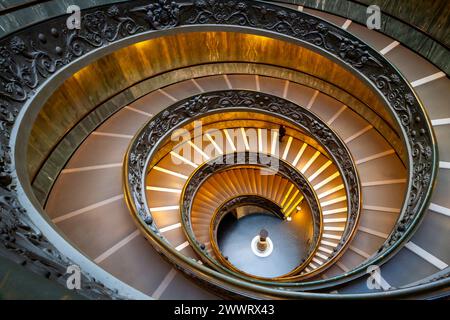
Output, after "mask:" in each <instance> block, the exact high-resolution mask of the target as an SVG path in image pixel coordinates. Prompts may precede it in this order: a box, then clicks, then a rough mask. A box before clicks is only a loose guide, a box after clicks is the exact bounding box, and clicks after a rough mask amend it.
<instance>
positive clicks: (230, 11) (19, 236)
mask: <svg viewBox="0 0 450 320" xmlns="http://www.w3.org/2000/svg"><path fill="white" fill-rule="evenodd" d="M183 26H197V27H199V30H201V28H202V27H204V28H205V29H204V30H207V29H208V28H211V27H216V28H219V29H220V28H223V27H236V28H241V29H240V30H241V31H242V30H247V31H248V32H268V33H267V34H268V35H269V34H273V35H279V36H283V37H288V38H289V39H291V40H292V41H298V43H301V44H303V45H306V46H309V47H310V48H313V49H314V50H317V51H318V52H321V53H323V54H326V55H327V56H329V57H331V58H333V59H335V60H336V61H339V62H340V63H342V65H343V66H345V67H347V68H349V69H350V70H352V71H353V72H354V73H355V74H358V75H359V76H360V77H361V78H363V79H364V80H365V81H367V83H368V84H369V85H371V86H372V87H373V88H374V90H375V91H377V92H378V93H379V95H380V96H381V97H382V98H383V99H384V101H385V102H386V108H387V109H388V110H389V111H390V112H391V114H392V115H393V117H394V118H395V121H396V122H397V124H398V126H399V128H400V130H401V132H400V134H401V137H402V139H403V140H404V143H405V146H406V149H407V154H408V158H409V166H408V167H409V168H408V169H409V179H408V186H407V189H406V192H405V193H406V198H405V202H404V206H403V207H402V210H401V214H400V219H399V221H398V222H397V224H396V227H395V230H394V231H393V232H392V233H391V234H390V236H389V238H388V239H387V241H386V242H385V244H384V245H383V247H382V248H381V249H380V251H379V253H378V254H377V255H376V256H375V257H373V258H372V259H370V261H369V262H368V263H377V264H381V263H382V262H383V261H385V260H386V259H387V258H389V257H390V256H392V255H393V254H394V253H395V252H396V251H397V250H398V249H399V248H401V245H402V244H404V243H405V242H406V241H407V240H408V239H409V238H410V237H411V235H412V233H413V231H414V230H415V228H416V226H417V225H418V223H419V222H420V220H421V218H422V216H423V213H424V211H425V210H426V208H427V206H428V202H429V199H430V195H431V191H432V186H433V183H434V180H435V177H436V168H437V147H436V145H435V142H434V137H433V132H432V129H431V124H430V121H429V119H428V117H427V115H426V112H425V111H424V109H423V107H422V106H421V104H420V102H419V100H418V99H417V97H416V95H415V93H414V91H413V90H412V89H411V87H410V86H409V84H408V83H407V82H406V81H405V79H404V78H403V77H402V76H401V75H400V74H399V72H398V71H397V70H396V69H395V67H393V66H392V65H391V64H390V63H389V62H388V61H387V60H386V59H385V58H384V57H383V56H382V55H380V54H379V53H378V52H376V51H375V50H373V49H372V48H370V47H369V46H367V45H366V44H364V43H362V42H361V41H360V40H359V39H357V38H356V37H354V36H352V35H351V34H349V33H348V32H346V31H345V30H343V29H341V28H338V27H336V26H334V25H332V24H329V23H327V22H325V21H323V20H321V19H319V18H316V17H312V16H310V15H308V14H306V13H303V12H297V11H294V10H290V9H286V8H280V7H277V6H273V5H270V4H267V3H262V2H258V1H245V2H244V1H206V0H197V1H194V3H192V4H185V3H184V4H182V3H178V2H170V1H158V2H153V3H149V2H148V1H128V2H124V3H118V4H114V5H107V6H102V7H98V8H92V9H88V10H86V11H85V12H84V15H83V19H82V25H81V29H79V30H78V29H74V30H69V29H67V27H66V17H65V16H60V17H57V18H54V19H50V20H47V21H44V22H42V23H38V24H35V25H32V26H29V27H27V28H25V29H23V30H21V31H18V32H16V33H14V34H12V35H9V36H7V37H4V38H2V39H0V174H1V176H0V210H1V211H0V217H1V220H0V238H1V247H0V248H1V249H0V253H1V254H2V255H4V256H6V257H8V258H9V259H11V260H14V261H17V262H18V263H20V264H22V265H25V266H27V267H29V268H30V269H31V270H34V271H36V272H38V273H41V274H43V275H45V276H47V277H49V278H53V279H57V281H61V278H62V275H63V274H64V272H65V269H66V267H67V266H68V265H69V264H71V262H70V261H69V259H67V258H66V257H64V255H62V254H61V253H60V252H59V251H58V250H57V249H56V248H55V246H54V245H53V244H52V243H50V242H49V241H48V240H47V239H46V238H45V237H44V236H43V235H42V233H41V232H40V231H39V230H38V229H37V228H36V227H35V226H34V225H33V223H32V222H31V221H30V219H29V216H30V215H31V213H32V212H33V213H35V212H37V209H36V208H34V207H33V206H30V205H26V206H25V205H23V202H24V201H23V197H27V195H26V194H24V193H23V192H20V190H22V186H21V182H20V180H19V176H20V174H19V173H18V172H17V171H16V168H17V167H18V164H19V163H20V162H24V161H26V159H25V158H26V157H24V156H23V154H21V153H18V154H16V148H18V145H20V144H21V143H23V141H22V142H20V141H16V139H17V133H18V130H19V127H20V124H21V121H28V118H27V117H26V116H25V115H26V114H27V112H28V111H29V110H28V107H29V106H30V105H31V104H32V102H34V99H35V98H36V96H37V95H38V94H39V93H40V92H42V91H45V90H48V89H49V88H48V82H49V80H50V79H53V78H55V77H57V76H59V77H62V76H61V75H62V74H63V73H64V71H65V70H66V69H67V67H69V66H73V65H75V63H76V62H79V61H82V60H84V59H87V58H88V57H89V56H91V55H92V54H94V53H96V52H101V51H102V50H104V49H105V48H106V47H108V45H110V44H113V43H118V44H119V43H120V42H121V41H122V40H125V39H130V41H132V40H131V39H132V38H133V37H134V36H136V35H139V34H145V33H151V32H158V31H163V30H169V29H172V30H174V31H177V30H178V29H180V31H181V30H182V28H181V27H183ZM236 30H238V29H236ZM105 51H106V50H105ZM199 102H201V101H199ZM197 106H201V103H200V104H198V105H197ZM200 111H201V109H200ZM282 111H283V110H280V109H274V110H271V112H274V113H276V112H282ZM192 112H194V113H195V110H186V112H185V113H184V114H183V115H178V117H184V116H190V115H191V114H192ZM161 116H163V117H169V114H167V113H163V114H162V115H161ZM169 118H170V121H174V122H175V123H176V122H177V121H179V119H178V118H176V117H169ZM294 120H295V119H294ZM166 125H167V123H166V124H161V123H155V122H153V123H151V124H150V126H149V127H153V129H154V132H155V134H154V135H152V137H151V139H150V140H149V141H148V143H150V144H151V143H154V142H155V141H157V140H158V139H160V138H161V137H162V135H163V132H161V130H162V131H164V126H166ZM156 129H158V130H160V132H159V133H156V132H157V130H156ZM312 129H313V130H315V131H316V132H317V133H321V134H323V132H326V130H324V128H322V127H320V126H316V127H312ZM322 138H323V139H325V140H326V139H329V137H327V136H323V137H322ZM138 141H139V140H138ZM140 142H141V143H142V142H143V141H140ZM142 145H144V144H142ZM147 147H148V145H147ZM136 151H137V152H139V151H142V152H144V151H145V150H136ZM132 156H133V157H134V158H133V159H131V158H130V159H129V160H130V161H132V162H133V163H139V162H141V164H142V165H144V164H145V159H144V158H142V157H140V156H139V154H138V153H137V154H133V155H132ZM335 156H336V155H335ZM348 165H350V164H348ZM133 170H134V169H132V168H130V172H132V171H133ZM136 173H137V172H136ZM21 174H22V173H21ZM349 178H352V179H354V180H355V181H356V179H357V177H356V176H355V177H349ZM129 183H130V185H131V186H133V189H132V190H129V191H130V192H132V194H133V197H134V198H133V202H134V203H140V201H141V200H142V199H140V197H141V196H139V194H141V193H142V192H141V191H142V190H141V188H142V186H141V184H140V182H139V181H136V180H133V179H130V181H129ZM350 201H354V199H350ZM137 209H138V213H139V214H141V215H142V216H145V219H146V223H147V224H148V225H149V226H150V227H151V218H150V217H149V216H148V215H146V213H145V210H144V208H141V207H138V208H137ZM150 230H151V231H152V232H157V230H155V229H150ZM158 247H159V249H160V250H163V249H164V251H165V253H166V254H168V255H171V257H172V259H173V260H176V261H178V262H179V265H180V267H182V268H186V269H188V271H187V272H188V273H190V274H191V275H193V276H196V277H197V278H202V277H205V278H206V276H209V273H208V271H207V270H206V269H204V267H198V266H196V265H194V264H193V262H192V261H188V260H184V259H183V258H182V257H180V256H179V255H177V254H176V253H173V252H170V249H169V248H167V247H165V246H164V245H163V244H162V243H159V244H158ZM366 265H367V264H363V265H361V266H360V267H358V268H356V269H354V270H352V271H351V272H349V273H348V274H346V275H345V276H341V277H340V278H336V279H335V280H334V282H335V283H343V282H346V281H349V280H351V279H354V278H356V277H358V276H360V275H361V274H363V273H364V271H365V267H366ZM215 276H216V279H217V281H214V284H211V285H213V286H221V285H222V284H223V283H228V284H229V285H230V286H232V287H233V288H234V289H233V290H237V289H236V288H241V286H240V285H241V284H240V283H239V282H235V281H234V280H232V279H228V278H226V277H225V278H224V277H222V276H221V275H215ZM58 279H59V280H58ZM441 280H442V279H438V280H436V281H441ZM323 283H325V281H324V282H323ZM441 283H442V281H441V282H439V283H436V284H424V285H422V286H421V287H420V286H419V287H418V288H417V290H421V289H422V288H424V290H425V289H429V288H432V287H433V286H435V287H436V286H438V285H440V284H441ZM83 284H84V288H83V291H82V293H84V294H86V295H88V296H92V294H93V295H94V296H95V295H97V294H98V295H99V296H102V297H115V296H116V294H115V293H114V292H111V291H110V290H108V289H107V288H104V287H102V286H101V285H99V284H97V283H96V281H95V280H94V279H93V278H89V277H86V279H85V281H83ZM206 285H208V284H207V283H206ZM247 289H248V290H247ZM247 289H245V288H241V289H239V290H242V294H249V295H251V291H252V290H255V291H258V290H259V291H258V292H265V293H267V294H268V295H270V294H275V295H277V294H283V293H280V292H277V291H270V290H268V289H265V288H260V287H252V286H248V287H247ZM235 292H236V291H235ZM406 292H410V293H411V292H413V289H410V290H409V291H408V290H407V291H405V293H406ZM284 294H285V296H286V297H294V296H296V294H297V296H300V294H299V293H287V292H286V293H284ZM393 295H395V294H393ZM304 296H305V295H303V297H304Z"/></svg>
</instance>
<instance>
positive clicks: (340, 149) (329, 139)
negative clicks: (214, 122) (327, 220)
mask: <svg viewBox="0 0 450 320" xmlns="http://www.w3.org/2000/svg"><path fill="white" fill-rule="evenodd" d="M236 110H245V111H253V112H260V113H268V114H270V115H272V116H275V117H280V118H283V119H284V120H287V121H290V122H292V123H293V124H294V125H295V126H298V127H300V128H302V129H303V131H305V132H306V133H307V134H309V135H311V136H312V137H314V139H315V140H316V141H317V142H319V143H320V144H321V145H322V146H323V147H324V148H325V150H327V152H328V154H330V155H332V157H333V159H334V161H335V164H336V165H337V167H338V168H339V171H340V173H341V176H342V179H343V181H344V184H345V190H346V193H347V207H348V223H347V224H346V228H345V230H344V233H343V237H342V238H341V240H340V241H339V242H338V245H337V246H336V247H335V248H334V252H333V254H332V257H335V256H337V254H338V253H340V252H341V251H342V250H343V249H344V248H345V247H346V244H347V243H348V241H349V240H350V238H351V236H352V235H353V234H354V230H355V228H356V225H357V221H358V216H359V212H360V186H359V179H358V175H357V171H356V167H355V164H354V162H353V161H352V158H351V156H350V154H349V151H348V150H347V149H346V147H345V144H344V143H343V142H342V141H341V140H340V139H339V138H338V136H337V135H336V134H334V133H333V132H332V130H331V129H330V128H328V126H326V125H325V124H324V123H323V122H322V120H320V119H319V118H318V117H317V116H315V115H313V114H312V113H311V112H309V111H308V110H306V109H303V108H301V107H299V106H297V105H295V104H294V103H292V102H289V101H287V100H285V99H282V98H278V97H275V96H272V95H269V94H263V93H259V92H254V91H243V90H228V91H218V92H210V93H204V94H200V95H196V96H193V97H191V98H188V99H185V100H182V101H180V102H178V103H175V104H173V105H172V106H170V107H168V108H167V109H165V110H164V111H162V112H161V113H159V114H158V115H156V116H155V117H153V118H152V120H151V121H150V123H149V124H148V125H147V126H145V127H144V128H143V129H142V131H141V132H140V133H138V135H137V136H136V139H135V141H134V142H133V143H132V145H131V147H130V150H129V161H128V164H126V165H127V167H128V184H129V189H130V191H131V197H132V198H133V199H134V200H135V202H134V205H135V208H136V212H137V213H138V214H139V216H140V217H141V219H142V220H143V221H145V222H146V223H147V225H148V227H149V228H150V229H151V230H152V232H154V233H155V234H156V235H158V236H160V237H161V235H160V234H159V231H158V229H157V227H156V225H154V224H153V219H152V218H151V212H150V211H149V209H148V208H147V205H146V203H147V201H146V199H145V195H144V193H143V192H142V186H143V181H145V178H143V177H145V173H146V170H147V168H146V165H147V163H148V162H149V161H150V159H151V158H152V154H153V153H154V152H155V151H156V150H157V149H158V147H159V146H161V145H162V144H163V143H164V141H165V140H166V139H167V137H168V134H169V133H170V132H172V131H173V130H175V129H176V128H179V127H180V126H182V125H184V124H187V123H189V122H191V121H193V120H195V119H197V118H199V117H203V116H205V115H207V114H210V113H217V112H232V111H236ZM231 156H237V155H233V154H230V155H226V157H231ZM136 159H140V161H136ZM143 159H146V160H145V161H144V162H143V161H142V160H143ZM224 161H225V160H224ZM265 162H266V163H267V161H265ZM269 162H270V161H269ZM225 163H230V162H228V161H225ZM231 163H233V162H231ZM285 167H286V168H284V169H283V170H284V171H285V172H284V174H285V175H286V176H287V177H290V178H289V179H291V180H292V179H293V182H294V183H296V184H297V185H298V188H299V189H300V190H301V191H302V192H303V193H304V194H305V198H308V195H310V196H311V197H314V196H313V194H314V192H313V191H312V193H311V194H310V193H309V191H308V188H307V183H305V182H304V181H303V180H301V179H300V178H298V172H297V171H296V170H295V169H293V168H290V167H289V166H285ZM220 169H222V164H221V163H220V162H219V163H216V162H211V163H210V164H209V165H208V166H206V167H205V168H203V169H202V174H213V173H214V172H216V171H217V170H220ZM136 174H137V175H136ZM295 177H297V178H296V179H294V178H295ZM192 179H193V178H192ZM132 181H133V182H135V181H137V182H138V184H140V186H136V185H134V184H132V183H131V182H132ZM199 184H200V182H199V181H195V182H194V183H188V184H187V185H186V189H185V190H184V193H185V194H188V195H189V196H188V198H191V199H193V196H194V194H195V192H196V188H197V187H198V186H199ZM136 190H139V191H140V192H141V194H135V191H136ZM310 207H311V208H312V211H313V212H314V204H313V203H310ZM181 210H182V212H190V202H189V201H184V202H183V204H182V207H181ZM182 221H183V222H184V223H185V225H187V226H189V225H190V220H189V215H182ZM315 221H318V220H317V219H316V220H315ZM317 231H318V228H315V234H314V237H313V238H314V239H317V238H318V236H319V235H318V233H317ZM192 239H193V244H194V245H195V243H196V242H195V239H194V237H192ZM330 261H331V260H330Z"/></svg>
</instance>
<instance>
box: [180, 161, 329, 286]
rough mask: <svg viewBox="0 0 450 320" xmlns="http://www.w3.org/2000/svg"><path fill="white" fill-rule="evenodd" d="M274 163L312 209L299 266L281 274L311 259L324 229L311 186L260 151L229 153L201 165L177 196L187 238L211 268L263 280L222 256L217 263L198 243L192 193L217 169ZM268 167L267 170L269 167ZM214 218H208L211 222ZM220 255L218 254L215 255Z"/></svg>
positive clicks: (290, 168)
mask: <svg viewBox="0 0 450 320" xmlns="http://www.w3.org/2000/svg"><path fill="white" fill-rule="evenodd" d="M274 163H276V164H277V168H276V172H275V171H274V172H273V173H274V174H277V175H279V176H281V177H283V178H284V179H287V180H289V181H290V182H292V183H293V184H294V186H295V187H296V188H297V189H298V190H300V192H301V193H302V194H303V196H304V197H305V200H306V201H307V203H308V206H309V208H310V210H311V215H312V220H313V236H312V241H311V244H310V247H309V248H308V250H307V253H306V256H307V258H306V259H305V261H304V262H303V263H302V264H301V265H299V266H298V267H297V268H295V270H293V271H292V272H290V273H289V274H287V275H284V276H283V278H284V277H287V276H291V275H296V274H297V273H298V272H300V271H301V270H302V269H303V268H304V267H305V266H306V265H307V263H308V262H309V261H310V260H311V259H312V258H313V256H314V253H315V252H316V250H317V248H318V245H319V243H320V239H321V234H322V229H323V218H322V209H321V207H320V204H319V199H318V198H317V194H316V192H315V191H314V189H313V187H312V186H311V184H310V183H309V181H308V180H307V179H306V178H305V177H304V176H303V175H302V174H301V173H300V172H299V171H298V170H296V169H295V168H294V167H292V166H291V165H289V164H288V163H287V162H285V161H283V160H281V159H278V158H276V157H273V156H271V155H267V154H263V153H250V152H245V153H229V154H225V155H222V156H219V157H217V158H215V159H212V160H210V161H208V162H206V163H204V164H202V165H201V166H199V167H198V168H197V169H196V170H195V171H194V172H193V173H192V174H191V176H190V177H189V179H188V181H187V182H186V183H185V185H184V188H183V191H182V193H181V198H180V211H181V222H182V224H183V229H184V231H185V233H186V236H187V238H188V241H189V242H190V244H191V245H192V247H193V248H194V250H195V251H196V252H197V253H198V254H199V256H200V257H202V258H204V259H205V262H207V263H208V264H209V265H211V266H212V267H214V268H215V269H217V270H222V271H227V270H229V269H225V270H224V268H223V267H222V266H223V265H226V266H228V267H230V269H231V270H232V271H234V273H233V274H235V275H236V274H239V273H241V274H244V275H245V277H244V279H249V278H250V277H252V278H255V279H263V278H261V277H256V276H251V275H249V274H246V273H244V272H242V271H240V270H238V269H236V268H234V267H232V266H230V264H229V263H227V262H226V261H223V259H221V262H222V264H220V263H218V261H216V260H215V259H214V257H212V256H211V255H210V254H209V253H208V252H207V251H206V250H205V246H204V244H203V243H199V242H198V240H197V239H196V235H195V232H194V229H193V225H192V219H191V211H192V205H193V203H194V201H195V196H196V194H197V191H198V190H199V188H201V186H202V185H203V183H205V182H206V181H207V180H208V179H209V178H210V177H212V176H213V175H214V174H217V173H219V172H222V171H225V170H230V169H233V168H236V167H239V168H242V167H243V166H250V168H261V169H262V168H267V167H268V164H274ZM268 170H270V169H269V168H268ZM212 220H213V217H211V221H212ZM218 257H219V258H220V255H218ZM281 278H282V277H277V278H274V281H278V280H280V279H281Z"/></svg>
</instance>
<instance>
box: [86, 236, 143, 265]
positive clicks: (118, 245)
mask: <svg viewBox="0 0 450 320" xmlns="http://www.w3.org/2000/svg"><path fill="white" fill-rule="evenodd" d="M139 234H140V232H139V230H135V231H134V232H133V233H132V234H130V235H128V236H127V237H126V238H124V239H122V240H120V241H119V242H118V243H116V244H115V245H113V246H112V247H111V248H109V249H108V250H106V251H105V252H103V253H102V254H101V255H99V256H98V257H97V258H95V259H94V262H95V263H97V264H100V263H102V262H103V261H105V260H106V259H107V258H109V257H110V256H111V255H113V254H114V253H115V252H117V251H118V250H119V249H120V248H122V247H123V246H125V245H126V244H127V243H129V242H130V241H131V240H133V239H134V238H136V237H137V236H138V235H139Z"/></svg>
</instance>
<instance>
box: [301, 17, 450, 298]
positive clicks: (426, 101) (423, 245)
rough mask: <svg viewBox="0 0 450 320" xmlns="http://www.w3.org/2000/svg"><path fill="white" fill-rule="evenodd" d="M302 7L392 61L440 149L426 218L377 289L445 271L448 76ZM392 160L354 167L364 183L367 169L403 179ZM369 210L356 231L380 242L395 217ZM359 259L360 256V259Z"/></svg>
mask: <svg viewBox="0 0 450 320" xmlns="http://www.w3.org/2000/svg"><path fill="white" fill-rule="evenodd" d="M304 11H305V12H307V13H310V14H313V15H316V16H319V17H321V18H322V19H324V20H328V21H330V22H332V23H335V24H337V25H339V26H342V27H345V28H346V29H347V31H349V32H350V33H352V34H354V35H355V36H357V37H359V38H360V39H361V40H363V41H364V42H365V43H367V44H369V45H371V46H372V47H373V48H375V49H376V50H377V51H379V52H380V53H381V54H382V55H384V56H385V57H386V58H387V59H388V60H390V62H391V63H392V64H393V65H395V66H396V67H397V68H398V69H399V70H400V72H401V73H403V75H404V76H405V78H406V79H407V80H408V81H409V82H410V85H411V86H412V87H413V89H414V90H415V92H416V93H417V95H418V97H419V99H421V101H422V103H423V106H424V108H425V110H426V112H427V113H428V115H429V117H430V119H431V121H432V124H433V129H434V132H435V135H436V142H437V145H438V149H439V171H438V174H437V182H436V185H435V188H434V190H433V195H432V198H431V203H430V207H429V210H428V211H427V212H426V213H425V215H424V219H423V221H422V223H421V225H420V226H419V228H418V229H417V231H416V232H415V234H414V236H413V237H412V238H411V241H410V242H409V243H408V244H407V245H406V246H405V247H404V248H403V249H401V250H400V251H399V253H397V254H396V256H395V257H394V258H392V259H391V260H389V261H388V262H387V263H386V264H384V265H383V266H382V267H381V275H382V281H381V282H382V288H380V290H387V289H389V288H398V287H402V286H405V285H408V284H413V283H415V282H417V281H420V280H422V279H426V278H428V277H430V276H431V275H433V274H436V273H439V272H443V271H445V270H448V268H449V264H450V252H449V250H448V243H449V242H450V232H449V231H450V223H449V222H448V219H449V216H450V199H449V197H448V195H449V194H450V171H449V169H450V144H449V141H448V137H449V136H450V108H449V107H448V101H449V99H450V79H449V78H448V76H446V74H445V73H444V72H442V71H441V70H439V69H438V68H437V67H436V66H434V65H433V64H432V63H430V62H428V61H427V60H426V59H425V58H423V57H421V56H419V55H418V54H416V53H414V52H413V51H411V50H409V49H408V48H407V47H406V46H404V45H403V44H401V43H400V42H398V41H396V40H395V39H392V38H389V37H387V36H385V35H383V34H381V33H379V32H377V31H375V30H370V29H368V28H367V27H366V26H363V25H360V24H358V23H355V22H350V20H346V19H344V18H342V17H337V16H334V15H331V14H326V13H323V12H320V11H317V10H311V9H307V8H305V9H304ZM394 158H396V156H395V155H389V156H386V157H383V158H380V159H376V160H372V161H370V162H368V163H366V164H364V165H362V166H361V165H360V166H358V167H359V170H360V176H361V178H362V180H363V182H364V176H365V173H367V172H371V173H372V174H375V175H376V176H375V177H374V179H375V180H385V179H386V180H397V179H401V177H399V176H398V175H397V173H398V171H397V168H398V165H396V164H395V163H394V162H397V161H393V160H394ZM380 163H381V165H384V167H385V168H386V169H387V170H390V169H391V171H390V174H389V175H388V176H380V173H381V172H378V171H377V170H376V165H377V164H380ZM383 175H384V174H383ZM369 190H370V189H369ZM366 208H367V206H366ZM394 208H395V209H396V208H398V207H392V209H394ZM373 209H375V208H373V206H372V208H371V209H370V210H368V209H365V211H366V215H363V216H362V217H361V222H360V227H359V231H360V232H363V233H366V234H367V236H368V237H370V239H371V243H375V242H377V241H378V242H379V243H381V242H382V241H383V239H384V238H386V236H387V235H388V234H389V230H388V228H386V227H387V226H388V225H391V224H392V223H393V222H394V221H395V220H396V219H397V217H396V216H395V215H392V214H391V213H392V212H388V210H384V211H380V210H378V209H381V208H376V209H377V210H373ZM367 217H373V218H372V219H370V221H369V220H366V218H367ZM356 240H357V239H355V241H356ZM363 258H364V257H362V256H361V257H360V258H359V260H361V259H363ZM348 269H349V267H348V266H347V265H345V264H344V262H343V261H341V262H340V263H339V264H337V266H336V267H333V268H332V269H330V271H329V273H328V274H325V275H326V276H331V275H333V274H336V273H341V272H342V271H343V270H344V271H345V270H348ZM355 291H358V292H373V290H370V289H368V288H367V285H366V278H362V279H361V280H360V281H356V282H353V283H352V285H350V286H348V287H344V288H342V290H341V289H340V290H339V292H342V293H346V292H355Z"/></svg>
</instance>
